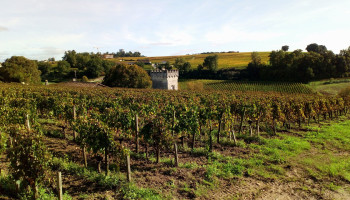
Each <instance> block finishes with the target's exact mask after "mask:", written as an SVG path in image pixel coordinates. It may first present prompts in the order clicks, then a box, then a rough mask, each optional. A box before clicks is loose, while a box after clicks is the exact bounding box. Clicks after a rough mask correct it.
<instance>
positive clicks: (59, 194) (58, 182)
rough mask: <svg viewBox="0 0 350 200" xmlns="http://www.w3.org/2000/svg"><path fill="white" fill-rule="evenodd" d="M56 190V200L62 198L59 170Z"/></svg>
mask: <svg viewBox="0 0 350 200" xmlns="http://www.w3.org/2000/svg"><path fill="white" fill-rule="evenodd" d="M57 192H58V200H63V193H62V176H61V172H57Z"/></svg>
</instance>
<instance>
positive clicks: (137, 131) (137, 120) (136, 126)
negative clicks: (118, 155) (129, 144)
mask: <svg viewBox="0 0 350 200" xmlns="http://www.w3.org/2000/svg"><path fill="white" fill-rule="evenodd" d="M135 129H136V130H135V131H136V153H139V117H138V116H137V114H136V115H135Z"/></svg>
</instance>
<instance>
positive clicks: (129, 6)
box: [0, 0, 350, 62]
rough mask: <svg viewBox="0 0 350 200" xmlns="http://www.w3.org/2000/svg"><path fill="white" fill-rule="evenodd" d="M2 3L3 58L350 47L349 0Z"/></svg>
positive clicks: (31, 0)
mask: <svg viewBox="0 0 350 200" xmlns="http://www.w3.org/2000/svg"><path fill="white" fill-rule="evenodd" d="M2 4H3V5H2V6H1V8H0V18H1V21H0V62H3V61H4V60H5V59H7V58H10V57H11V56H14V55H16V56H25V57H27V58H29V59H34V60H46V59H48V58H51V57H54V58H55V59H56V60H61V58H62V56H63V55H64V52H65V51H68V50H75V51H77V52H89V53H91V52H93V53H97V52H102V53H105V52H118V50H119V49H124V50H125V51H133V52H134V51H139V52H140V53H141V54H142V55H144V56H147V57H155V56H157V57H158V56H159V57H160V56H176V55H186V54H197V53H202V52H222V51H226V52H227V51H239V52H253V51H258V52H270V51H272V50H278V49H280V48H281V46H283V45H288V46H289V47H290V48H289V51H293V50H295V49H302V50H303V51H305V48H306V46H307V45H308V44H311V43H317V44H319V45H325V46H326V47H327V49H329V50H332V51H333V52H334V53H339V51H340V50H342V49H347V48H348V47H349V46H350V38H349V37H348V35H350V21H348V20H347V18H348V16H350V11H349V10H348V9H347V8H349V7H350V2H349V1H346V0H335V1H333V2H332V3H330V2H328V1H325V0H317V1H316V0H307V1H305V0H294V1H289V2H279V1H277V0H267V1H264V2H261V1H257V0H248V1H244V2H239V1H230V0H222V1H220V2H217V1H212V0H193V1H191V2H188V1H184V0H179V1H171V0H163V1H161V0H151V1H147V2H144V1H141V0H131V1H128V2H124V1H119V0H118V1H110V0H102V1H98V2H95V1H92V0H87V1H83V0H77V1H74V2H72V1H68V0H63V1H54V0H28V1H25V2H22V1H20V0H11V1H9V0H5V1H4V2H2Z"/></svg>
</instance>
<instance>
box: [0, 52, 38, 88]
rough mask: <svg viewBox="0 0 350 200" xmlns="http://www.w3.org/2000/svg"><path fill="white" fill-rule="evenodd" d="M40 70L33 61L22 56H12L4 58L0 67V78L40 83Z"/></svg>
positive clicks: (7, 80) (8, 80)
mask: <svg viewBox="0 0 350 200" xmlns="http://www.w3.org/2000/svg"><path fill="white" fill-rule="evenodd" d="M40 73H41V72H40V71H39V70H38V65H37V63H36V62H35V61H32V60H29V59H27V58H25V57H23V56H12V57H11V58H9V59H6V60H5V62H4V63H3V67H1V68H0V74H1V75H0V80H1V81H4V82H24V83H30V84H39V83H40V80H41V78H40Z"/></svg>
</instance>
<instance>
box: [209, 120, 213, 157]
mask: <svg viewBox="0 0 350 200" xmlns="http://www.w3.org/2000/svg"><path fill="white" fill-rule="evenodd" d="M209 126H210V129H209V152H213V137H212V135H211V132H212V131H213V127H212V124H211V121H210V120H209Z"/></svg>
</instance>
